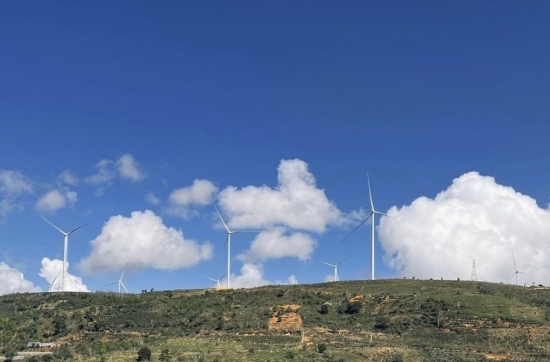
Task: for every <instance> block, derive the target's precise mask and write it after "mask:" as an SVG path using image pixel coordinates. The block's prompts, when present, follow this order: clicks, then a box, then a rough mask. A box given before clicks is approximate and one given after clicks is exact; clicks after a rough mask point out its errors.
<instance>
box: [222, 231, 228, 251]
mask: <svg viewBox="0 0 550 362" xmlns="http://www.w3.org/2000/svg"><path fill="white" fill-rule="evenodd" d="M228 241H229V233H228V234H227V237H226V238H225V244H223V247H224V248H227V242H228Z"/></svg>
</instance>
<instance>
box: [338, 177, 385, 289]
mask: <svg viewBox="0 0 550 362" xmlns="http://www.w3.org/2000/svg"><path fill="white" fill-rule="evenodd" d="M367 183H368V187H369V200H370V213H369V216H367V217H366V218H365V220H363V221H361V222H360V223H359V225H357V227H356V228H355V229H353V230H352V232H351V233H349V234H348V236H346V237H345V238H344V240H342V241H345V240H346V239H347V238H349V237H350V236H351V234H353V233H354V232H355V230H357V229H359V227H361V225H363V224H364V223H365V222H366V221H367V220H368V219H369V218H370V217H372V220H371V279H372V280H374V215H376V214H378V215H380V216H388V217H391V216H389V215H387V214H384V213H383V212H380V211H376V209H375V208H374V203H373V202H372V192H371V190H370V178H369V174H368V173H367Z"/></svg>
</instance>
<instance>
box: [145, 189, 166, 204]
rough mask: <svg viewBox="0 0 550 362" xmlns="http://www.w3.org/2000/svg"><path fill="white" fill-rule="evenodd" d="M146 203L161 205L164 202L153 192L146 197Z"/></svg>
mask: <svg viewBox="0 0 550 362" xmlns="http://www.w3.org/2000/svg"><path fill="white" fill-rule="evenodd" d="M145 201H147V202H148V203H150V204H152V205H159V204H160V203H161V202H162V200H161V199H160V198H159V197H157V196H156V195H155V194H154V193H153V192H152V191H151V192H148V193H147V194H146V195H145Z"/></svg>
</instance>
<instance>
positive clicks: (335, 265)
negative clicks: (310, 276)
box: [321, 259, 346, 282]
mask: <svg viewBox="0 0 550 362" xmlns="http://www.w3.org/2000/svg"><path fill="white" fill-rule="evenodd" d="M344 260H346V259H343V260H341V261H340V262H338V263H337V264H330V263H327V262H326V261H322V260H321V263H323V264H326V265H328V266H331V267H333V268H334V281H335V282H337V281H338V265H340V264H342V263H343V262H344Z"/></svg>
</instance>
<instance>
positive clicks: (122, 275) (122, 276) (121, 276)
mask: <svg viewBox="0 0 550 362" xmlns="http://www.w3.org/2000/svg"><path fill="white" fill-rule="evenodd" d="M125 271H126V270H122V274H121V275H120V280H122V278H124V272H125Z"/></svg>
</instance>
